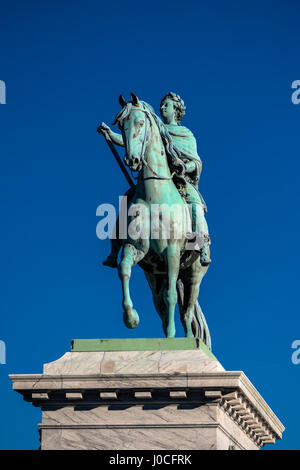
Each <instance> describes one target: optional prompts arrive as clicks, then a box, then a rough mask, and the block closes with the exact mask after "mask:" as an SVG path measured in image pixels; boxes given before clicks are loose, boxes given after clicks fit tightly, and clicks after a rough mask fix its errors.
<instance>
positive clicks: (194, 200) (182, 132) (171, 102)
mask: <svg viewBox="0 0 300 470" xmlns="http://www.w3.org/2000/svg"><path fill="white" fill-rule="evenodd" d="M160 114H161V117H162V120H163V122H164V124H165V126H166V128H167V129H168V132H169V134H170V136H171V138H172V141H173V146H174V147H176V149H177V150H179V152H180V159H181V161H182V162H183V163H184V167H185V175H184V183H185V184H184V191H183V192H182V193H181V194H182V196H183V197H184V199H185V200H186V202H187V203H188V205H189V206H190V208H191V209H192V221H193V223H192V231H193V233H194V235H196V242H197V244H198V245H196V246H198V248H199V250H200V262H201V264H202V266H208V265H209V264H210V262H211V260H210V257H209V254H208V253H209V251H208V247H209V245H210V238H209V235H208V228H207V223H206V220H205V215H204V213H205V212H206V211H207V208H206V204H205V202H204V200H203V197H202V196H201V194H200V193H199V190H198V183H199V178H200V174H201V170H202V162H201V160H200V157H199V155H198V153H197V144H196V139H195V137H194V136H193V134H192V132H191V131H190V130H189V129H187V128H186V127H183V126H181V125H180V122H181V120H182V119H183V117H184V115H185V105H184V102H183V100H182V99H181V98H180V96H179V95H176V94H175V93H167V94H166V95H165V96H164V97H163V99H162V100H161V103H160ZM98 131H99V132H101V133H103V134H105V133H107V134H108V135H109V137H110V138H111V140H112V141H113V142H114V143H115V144H116V145H120V146H122V147H124V142H123V137H122V135H120V134H117V133H116V132H113V131H112V130H111V129H110V128H109V127H108V126H107V125H106V124H105V123H102V124H101V125H100V126H99V128H98ZM177 187H178V190H179V192H181V189H182V188H180V187H179V186H178V185H177ZM131 193H132V188H131V189H130V190H129V191H128V192H127V193H126V195H127V196H128V197H131V196H132V194H131ZM120 248H121V244H120V241H119V240H117V239H114V240H111V254H110V255H109V256H108V258H107V260H106V261H104V263H103V264H105V265H107V266H111V267H116V266H117V257H118V253H119V250H120ZM196 249H197V248H196Z"/></svg>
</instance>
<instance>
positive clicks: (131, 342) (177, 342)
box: [71, 338, 216, 359]
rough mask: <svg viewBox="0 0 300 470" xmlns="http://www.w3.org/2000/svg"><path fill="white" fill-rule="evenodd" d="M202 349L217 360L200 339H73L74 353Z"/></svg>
mask: <svg viewBox="0 0 300 470" xmlns="http://www.w3.org/2000/svg"><path fill="white" fill-rule="evenodd" d="M196 349H202V351H204V352H205V353H206V354H207V355H208V356H209V357H211V358H212V359H216V358H215V356H214V355H213V354H212V352H211V351H210V350H209V349H208V347H207V346H206V345H205V344H204V343H203V341H201V340H200V339H199V338H134V339H124V338H122V339H73V340H72V341H71V351H72V352H90V351H179V350H196Z"/></svg>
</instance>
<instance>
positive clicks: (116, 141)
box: [109, 129, 124, 147]
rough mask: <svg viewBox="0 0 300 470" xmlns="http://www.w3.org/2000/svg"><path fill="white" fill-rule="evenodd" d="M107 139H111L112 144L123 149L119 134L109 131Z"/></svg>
mask: <svg viewBox="0 0 300 470" xmlns="http://www.w3.org/2000/svg"><path fill="white" fill-rule="evenodd" d="M109 137H110V138H111V140H112V141H113V143H114V144H116V145H119V146H120V147H124V141H123V137H122V135H121V134H117V132H113V131H112V130H111V129H110V131H109Z"/></svg>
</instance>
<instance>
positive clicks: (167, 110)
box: [160, 92, 185, 124]
mask: <svg viewBox="0 0 300 470" xmlns="http://www.w3.org/2000/svg"><path fill="white" fill-rule="evenodd" d="M160 114H161V117H162V119H163V121H164V122H168V121H170V119H172V118H173V119H174V120H175V121H176V122H177V124H180V121H181V120H182V119H183V117H184V115H185V106H184V101H183V100H182V99H181V98H180V96H179V95H176V93H172V92H170V93H167V94H166V95H165V96H164V97H163V99H162V100H161V102H160Z"/></svg>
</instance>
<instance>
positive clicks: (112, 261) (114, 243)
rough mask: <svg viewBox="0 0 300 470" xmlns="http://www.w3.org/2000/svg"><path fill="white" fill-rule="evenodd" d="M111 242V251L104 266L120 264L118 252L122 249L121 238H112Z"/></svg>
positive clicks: (112, 266)
mask: <svg viewBox="0 0 300 470" xmlns="http://www.w3.org/2000/svg"><path fill="white" fill-rule="evenodd" d="M110 243H111V252H110V254H109V255H108V257H107V258H106V260H105V261H103V263H102V264H103V265H104V266H109V267H110V268H116V267H117V266H118V254H119V251H120V249H121V243H120V240H117V239H112V240H111V241H110Z"/></svg>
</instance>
